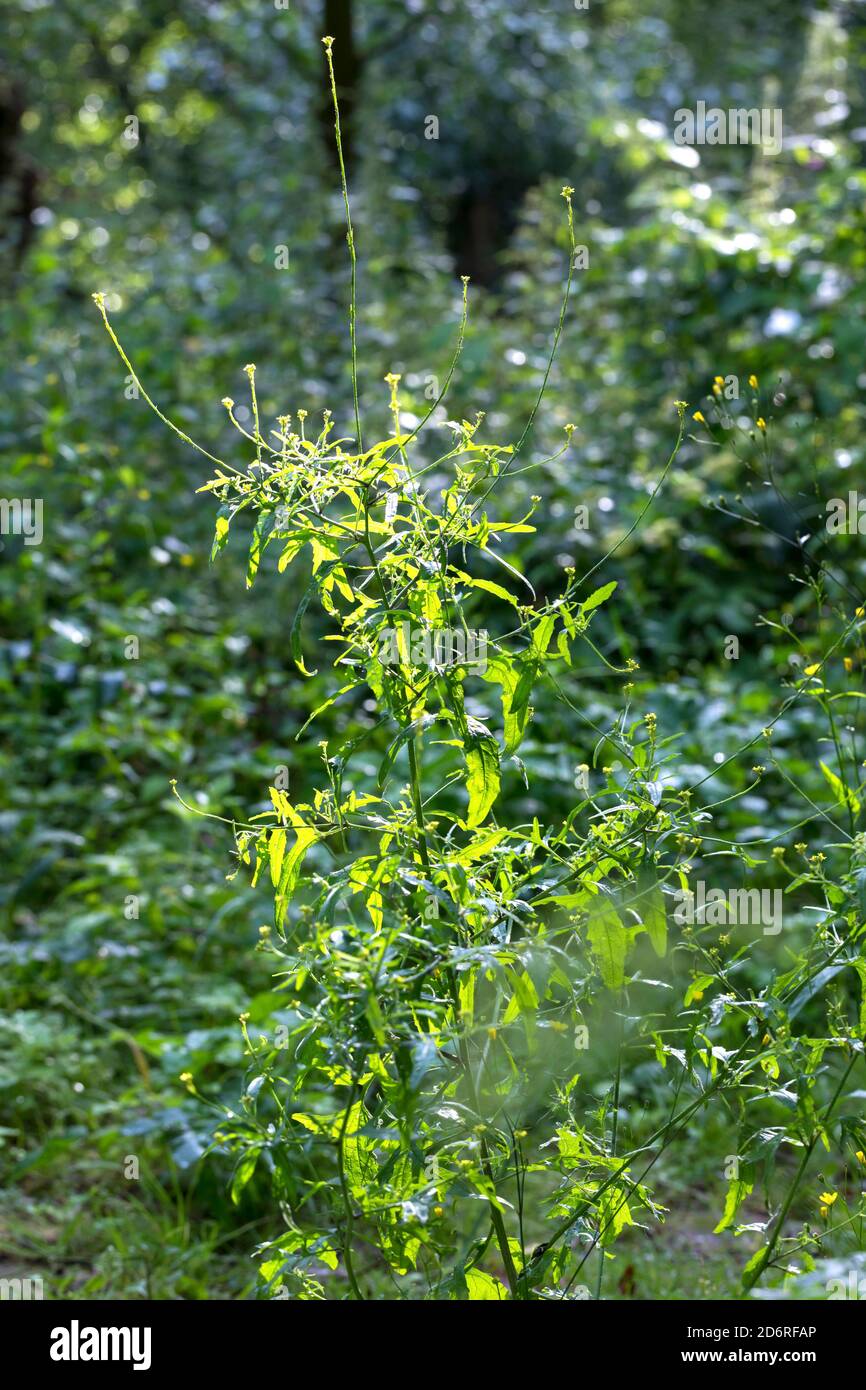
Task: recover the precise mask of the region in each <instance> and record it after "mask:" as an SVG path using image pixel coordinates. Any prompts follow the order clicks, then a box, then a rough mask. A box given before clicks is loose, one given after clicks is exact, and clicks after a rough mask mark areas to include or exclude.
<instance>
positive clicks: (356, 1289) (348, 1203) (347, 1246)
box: [337, 1082, 364, 1302]
mask: <svg viewBox="0 0 866 1390" xmlns="http://www.w3.org/2000/svg"><path fill="white" fill-rule="evenodd" d="M357 1098H358V1083H357V1082H355V1083H354V1084H353V1086H352V1090H351V1093H350V1095H349V1101H348V1104H347V1105H346V1109H345V1112H344V1114H343V1123H342V1125H341V1126H340V1136H339V1139H338V1141H337V1165H338V1168H339V1172H340V1191H341V1192H342V1194H343V1206H344V1208H345V1211H346V1221H345V1225H344V1227H343V1260H344V1262H345V1265H346V1275H347V1277H348V1280H349V1287H350V1289H351V1290H352V1297H353V1298H355V1299H358V1300H359V1301H360V1302H363V1301H364V1295H363V1294H362V1292H361V1288H360V1285H359V1283H358V1280H357V1277H356V1275H355V1266H354V1263H353V1257H352V1231H353V1228H354V1225H355V1219H354V1216H353V1214H352V1199H351V1194H350V1192H349V1185H348V1183H347V1182H346V1163H345V1144H346V1130H347V1129H348V1126H349V1116H350V1115H351V1113H352V1107H353V1106H354V1104H355V1101H356V1100H357Z"/></svg>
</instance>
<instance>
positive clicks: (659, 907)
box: [635, 865, 668, 956]
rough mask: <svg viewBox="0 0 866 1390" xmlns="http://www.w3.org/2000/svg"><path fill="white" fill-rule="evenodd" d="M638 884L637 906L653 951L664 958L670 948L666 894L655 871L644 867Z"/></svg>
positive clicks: (639, 874)
mask: <svg viewBox="0 0 866 1390" xmlns="http://www.w3.org/2000/svg"><path fill="white" fill-rule="evenodd" d="M637 883H638V893H639V897H638V901H637V903H636V904H635V906H636V908H637V911H638V912H639V914H640V919H641V921H642V922H643V924H644V926H645V927H646V929H647V933H648V935H649V939H650V941H651V942H652V948H653V950H654V951H655V953H656V955H657V956H663V955H664V954H665V952H666V950H667V946H668V919H667V914H666V912H665V899H664V894H663V893H662V890H661V888H660V887H659V883H658V877H657V875H656V871H655V869H654V868H651V867H650V866H649V865H646V866H644V867H643V868H642V869H641V870H640V872H639V873H638V879H637Z"/></svg>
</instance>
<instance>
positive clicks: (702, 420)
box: [692, 410, 707, 425]
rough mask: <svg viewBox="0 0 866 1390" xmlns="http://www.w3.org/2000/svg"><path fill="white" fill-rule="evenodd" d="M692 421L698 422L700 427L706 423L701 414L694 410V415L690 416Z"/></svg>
mask: <svg viewBox="0 0 866 1390" xmlns="http://www.w3.org/2000/svg"><path fill="white" fill-rule="evenodd" d="M692 419H693V420H698V421H699V422H700V423H701V424H702V425H705V424H706V423H707V422H706V420H705V419H704V416H703V414H702V412H701V411H700V410H696V411H695V413H694V415H693V416H692Z"/></svg>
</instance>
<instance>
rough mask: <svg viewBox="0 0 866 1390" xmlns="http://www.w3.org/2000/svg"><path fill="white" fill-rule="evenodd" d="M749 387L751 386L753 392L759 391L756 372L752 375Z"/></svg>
mask: <svg viewBox="0 0 866 1390" xmlns="http://www.w3.org/2000/svg"><path fill="white" fill-rule="evenodd" d="M749 385H750V386H751V388H752V390H753V391H757V389H758V378H757V377H756V376H755V374H754V372H753V373H752V375H751V376H750V377H749Z"/></svg>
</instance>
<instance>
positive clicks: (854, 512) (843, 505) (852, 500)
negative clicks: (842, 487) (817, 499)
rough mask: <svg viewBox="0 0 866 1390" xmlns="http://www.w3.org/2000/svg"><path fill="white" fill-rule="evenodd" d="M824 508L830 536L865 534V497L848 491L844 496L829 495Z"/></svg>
mask: <svg viewBox="0 0 866 1390" xmlns="http://www.w3.org/2000/svg"><path fill="white" fill-rule="evenodd" d="M824 510H825V511H826V513H827V520H826V523H825V525H826V527H827V530H828V531H829V533H830V535H831V536H838V535H845V536H862V535H864V534H866V497H861V496H860V494H859V492H849V493H848V497H847V499H846V498H844V497H831V498H830V500H829V502H827V503H826V505H825V508H824Z"/></svg>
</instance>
